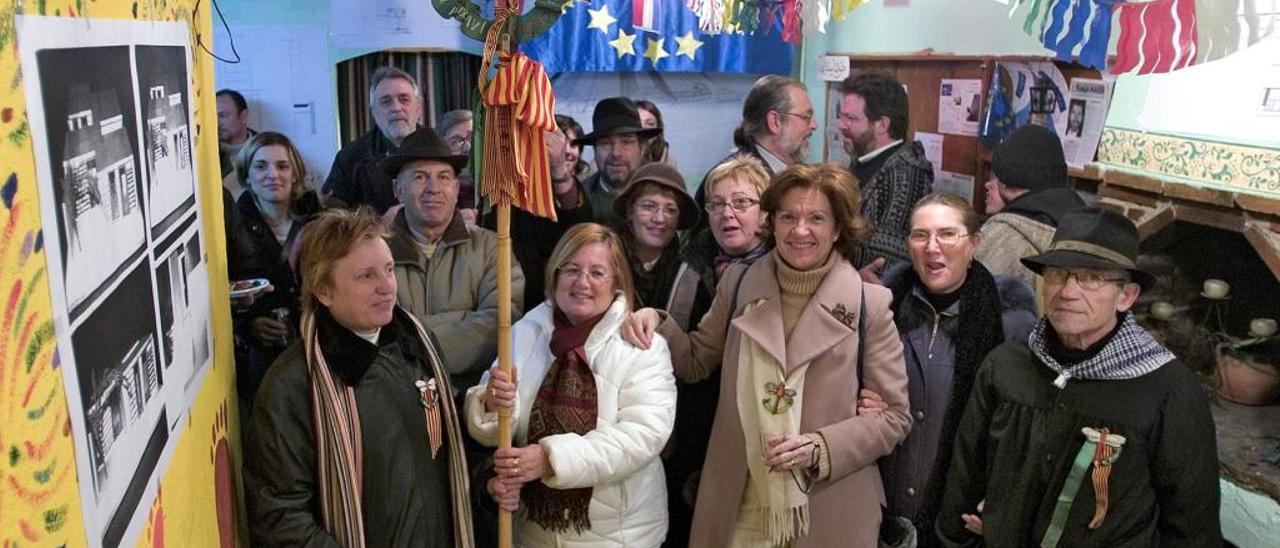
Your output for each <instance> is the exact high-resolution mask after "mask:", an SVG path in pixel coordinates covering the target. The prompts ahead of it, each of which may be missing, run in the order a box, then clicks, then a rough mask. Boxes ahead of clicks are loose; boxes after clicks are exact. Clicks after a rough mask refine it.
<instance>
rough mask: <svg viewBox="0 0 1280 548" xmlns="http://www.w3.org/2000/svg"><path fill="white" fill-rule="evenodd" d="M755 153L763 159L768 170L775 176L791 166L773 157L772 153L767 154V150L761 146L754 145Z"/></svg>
mask: <svg viewBox="0 0 1280 548" xmlns="http://www.w3.org/2000/svg"><path fill="white" fill-rule="evenodd" d="M756 151H757V152H759V153H760V157H762V158H764V161H765V163H767V164H769V170H770V171H772V172H773V173H774V174H775V175H776V174H779V173H782V172H783V171H786V170H787V168H788V167H790V165H791V164H788V163H786V162H784V161H782V159H781V158H778V157H777V156H774V155H773V153H772V152H769V149H767V148H764V147H763V146H760V145H756Z"/></svg>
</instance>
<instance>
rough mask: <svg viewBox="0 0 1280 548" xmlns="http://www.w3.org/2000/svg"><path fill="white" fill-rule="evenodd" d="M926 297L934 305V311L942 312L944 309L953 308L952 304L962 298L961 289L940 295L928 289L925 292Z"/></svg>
mask: <svg viewBox="0 0 1280 548" xmlns="http://www.w3.org/2000/svg"><path fill="white" fill-rule="evenodd" d="M924 299H925V300H926V301H929V305H931V306H933V310H934V311H936V312H937V313H939V314H941V313H942V311H944V310H946V309H948V308H951V305H953V304H955V302H956V301H958V300H960V291H959V290H956V291H952V292H950V293H943V294H941V295H939V294H935V293H933V292H930V291H927V290H926V291H925V292H924Z"/></svg>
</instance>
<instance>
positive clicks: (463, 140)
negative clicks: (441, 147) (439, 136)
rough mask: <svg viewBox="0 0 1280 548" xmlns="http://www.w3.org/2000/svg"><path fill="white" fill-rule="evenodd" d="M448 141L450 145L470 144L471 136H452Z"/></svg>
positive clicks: (455, 146)
mask: <svg viewBox="0 0 1280 548" xmlns="http://www.w3.org/2000/svg"><path fill="white" fill-rule="evenodd" d="M448 142H449V146H450V147H454V148H457V147H460V146H462V145H470V144H471V138H470V137H450V138H449V141H448Z"/></svg>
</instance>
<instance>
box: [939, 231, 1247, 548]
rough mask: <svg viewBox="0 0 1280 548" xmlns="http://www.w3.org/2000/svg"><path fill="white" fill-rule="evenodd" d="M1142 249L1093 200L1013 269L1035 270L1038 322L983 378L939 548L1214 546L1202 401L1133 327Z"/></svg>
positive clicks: (1213, 459)
mask: <svg viewBox="0 0 1280 548" xmlns="http://www.w3.org/2000/svg"><path fill="white" fill-rule="evenodd" d="M1137 256H1138V231H1137V229H1136V228H1135V227H1134V225H1133V223H1131V222H1130V221H1129V220H1128V219H1126V218H1124V217H1123V216H1121V215H1120V214H1118V213H1115V212H1112V211H1110V210H1105V209H1100V208H1096V207H1089V208H1083V209H1079V210H1076V211H1073V212H1070V213H1067V214H1065V215H1063V217H1062V219H1061V222H1060V224H1059V227H1058V230H1057V232H1056V233H1055V234H1054V237H1053V242H1052V243H1051V244H1050V245H1049V246H1048V248H1047V249H1046V250H1045V252H1044V253H1042V254H1040V255H1036V256H1033V257H1027V258H1024V259H1023V260H1022V262H1023V264H1025V265H1026V266H1027V268H1029V269H1031V270H1032V271H1034V272H1036V273H1037V274H1040V275H1041V276H1043V277H1044V280H1045V298H1046V317H1045V318H1043V319H1041V320H1040V321H1039V323H1038V324H1037V325H1036V327H1035V329H1034V330H1033V331H1032V334H1031V336H1030V338H1029V340H1028V341H1027V343H1026V344H1022V343H1017V342H1010V343H1005V344H1003V345H1001V346H998V347H996V348H995V350H992V351H991V353H990V354H988V355H987V357H986V359H985V360H984V362H983V364H982V366H981V367H980V368H979V370H978V373H977V377H976V379H975V380H974V385H973V392H972V393H971V394H970V396H969V403H968V406H967V408H966V409H965V412H964V416H963V418H962V419H961V422H960V428H959V430H958V432H957V435H956V440H955V452H954V454H953V457H952V460H951V469H950V471H949V473H948V476H947V486H946V491H945V494H944V495H943V501H942V509H941V511H940V512H939V514H938V521H937V524H936V526H937V533H938V536H939V538H940V539H941V540H942V541H943V544H944V545H947V546H961V545H978V544H985V545H986V546H991V547H1003V546H1009V547H1023V546H1197V547H1201V546H1220V545H1221V544H1222V536H1221V531H1220V525H1219V517H1218V503H1219V494H1218V452H1217V448H1216V447H1217V442H1216V438H1215V435H1214V426H1213V419H1212V417H1211V416H1210V414H1209V405H1208V399H1207V398H1206V396H1205V393H1204V391H1203V390H1202V388H1201V386H1200V383H1199V382H1197V380H1196V378H1195V376H1194V375H1193V374H1192V373H1191V372H1190V371H1189V370H1188V369H1187V368H1186V367H1184V366H1183V365H1182V363H1181V362H1179V361H1178V359H1177V358H1176V357H1175V356H1174V355H1173V353H1172V352H1170V351H1169V350H1167V349H1165V348H1164V347H1163V346H1161V345H1160V343H1158V342H1156V340H1155V339H1154V338H1152V337H1151V335H1150V334H1149V333H1147V331H1146V330H1144V329H1143V328H1142V327H1139V326H1138V324H1137V323H1136V322H1135V321H1134V317H1133V313H1132V312H1130V308H1131V307H1132V306H1133V303H1134V301H1136V300H1137V298H1138V294H1139V293H1140V292H1141V291H1143V290H1147V289H1150V288H1151V285H1152V283H1153V282H1154V279H1153V277H1152V276H1151V275H1150V274H1148V273H1146V272H1144V271H1142V270H1140V269H1139V268H1138V267H1137V264H1136V259H1137ZM979 537H980V538H979Z"/></svg>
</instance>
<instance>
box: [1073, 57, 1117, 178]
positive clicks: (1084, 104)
mask: <svg viewBox="0 0 1280 548" xmlns="http://www.w3.org/2000/svg"><path fill="white" fill-rule="evenodd" d="M1111 85H1112V83H1111V82H1107V81H1103V80H1095V79H1089V78H1075V79H1073V80H1071V94H1070V97H1069V99H1068V100H1067V127H1066V130H1065V131H1064V132H1063V135H1062V152H1063V154H1065V155H1066V157H1067V165H1068V166H1070V167H1073V168H1076V169H1081V168H1083V167H1084V166H1085V164H1088V163H1089V162H1092V161H1093V156H1094V154H1095V153H1096V152H1097V151H1098V140H1099V139H1101V138H1102V126H1103V125H1105V124H1106V122H1107V107H1108V105H1109V104H1110V102H1111Z"/></svg>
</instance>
